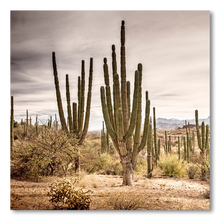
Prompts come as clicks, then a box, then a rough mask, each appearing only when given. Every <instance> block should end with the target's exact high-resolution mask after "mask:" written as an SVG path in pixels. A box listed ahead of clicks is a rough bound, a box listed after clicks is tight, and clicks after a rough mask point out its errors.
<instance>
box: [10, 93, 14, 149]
mask: <svg viewBox="0 0 220 220" xmlns="http://www.w3.org/2000/svg"><path fill="white" fill-rule="evenodd" d="M10 141H11V151H12V147H13V142H14V97H13V96H11V120H10Z"/></svg>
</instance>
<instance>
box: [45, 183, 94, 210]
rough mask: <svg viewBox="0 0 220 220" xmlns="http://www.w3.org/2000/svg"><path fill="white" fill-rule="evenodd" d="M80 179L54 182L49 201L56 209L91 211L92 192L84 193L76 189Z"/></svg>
mask: <svg viewBox="0 0 220 220" xmlns="http://www.w3.org/2000/svg"><path fill="white" fill-rule="evenodd" d="M78 181H79V180H78V179H75V180H72V181H70V180H68V179H63V180H60V181H56V180H55V181H54V182H53V183H52V184H51V186H50V191H49V193H48V196H50V197H51V199H50V200H49V201H50V202H51V203H52V204H53V205H54V207H55V209H70V210H89V209H90V203H91V198H90V193H91V191H89V190H88V191H83V189H76V187H75V184H76V183H78Z"/></svg>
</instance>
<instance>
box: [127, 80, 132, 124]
mask: <svg viewBox="0 0 220 220" xmlns="http://www.w3.org/2000/svg"><path fill="white" fill-rule="evenodd" d="M130 94H131V85H130V81H127V100H128V120H129V121H130V117H131V97H130Z"/></svg>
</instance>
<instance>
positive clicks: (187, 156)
mask: <svg viewBox="0 0 220 220" xmlns="http://www.w3.org/2000/svg"><path fill="white" fill-rule="evenodd" d="M186 139H187V142H186V143H187V148H186V160H187V163H189V151H190V144H189V132H188V131H187V134H186Z"/></svg>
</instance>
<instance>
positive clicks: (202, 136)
mask: <svg viewBox="0 0 220 220" xmlns="http://www.w3.org/2000/svg"><path fill="white" fill-rule="evenodd" d="M195 121H196V132H197V141H198V146H199V149H200V154H201V158H202V166H201V175H202V176H201V178H202V179H205V176H206V173H205V160H206V156H207V155H208V154H209V125H208V124H207V125H206V126H205V123H204V121H203V122H202V124H201V133H200V128H199V116H198V110H195Z"/></svg>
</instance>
